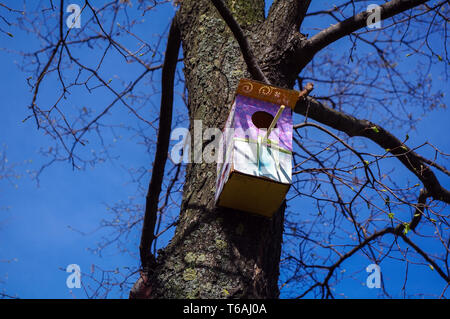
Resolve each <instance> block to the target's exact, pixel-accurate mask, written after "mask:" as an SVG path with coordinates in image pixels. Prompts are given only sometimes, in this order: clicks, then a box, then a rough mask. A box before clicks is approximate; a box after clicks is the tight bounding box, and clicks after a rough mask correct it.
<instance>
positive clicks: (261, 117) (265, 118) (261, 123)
mask: <svg viewBox="0 0 450 319" xmlns="http://www.w3.org/2000/svg"><path fill="white" fill-rule="evenodd" d="M273 119H274V117H273V115H272V114H270V113H267V112H264V111H258V112H255V113H253V115H252V122H253V125H255V126H256V127H257V128H259V129H261V130H267V129H268V128H269V126H270V124H271V123H272V121H273ZM275 127H276V125H275Z"/></svg>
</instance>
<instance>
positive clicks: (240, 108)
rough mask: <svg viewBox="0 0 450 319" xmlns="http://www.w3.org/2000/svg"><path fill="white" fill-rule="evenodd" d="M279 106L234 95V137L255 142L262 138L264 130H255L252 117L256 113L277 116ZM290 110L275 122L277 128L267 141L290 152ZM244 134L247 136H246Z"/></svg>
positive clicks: (285, 110) (287, 108) (284, 112)
mask: <svg viewBox="0 0 450 319" xmlns="http://www.w3.org/2000/svg"><path fill="white" fill-rule="evenodd" d="M279 108H280V105H277V104H273V103H270V102H265V101H261V100H257V99H254V98H251V97H247V96H242V95H236V109H235V116H234V125H233V124H232V125H231V126H234V128H235V133H234V136H235V137H240V138H250V139H253V140H256V139H257V138H258V135H259V136H264V135H265V134H266V130H262V129H259V128H257V127H256V126H255V125H254V124H253V122H252V115H253V114H254V113H255V112H257V111H264V112H267V113H269V114H271V115H272V116H275V115H276V114H277V111H278V109H279ZM292 125H293V123H292V110H291V108H290V107H286V108H285V109H284V111H283V113H282V115H281V117H280V119H279V120H278V122H277V128H278V129H274V130H273V131H272V132H271V133H270V136H269V139H271V140H274V141H277V140H278V143H279V144H280V146H281V147H282V148H284V149H287V150H290V151H292V130H293V128H292ZM245 133H247V134H248V135H247V136H246V135H245Z"/></svg>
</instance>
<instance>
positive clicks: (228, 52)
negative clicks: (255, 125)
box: [29, 0, 450, 298]
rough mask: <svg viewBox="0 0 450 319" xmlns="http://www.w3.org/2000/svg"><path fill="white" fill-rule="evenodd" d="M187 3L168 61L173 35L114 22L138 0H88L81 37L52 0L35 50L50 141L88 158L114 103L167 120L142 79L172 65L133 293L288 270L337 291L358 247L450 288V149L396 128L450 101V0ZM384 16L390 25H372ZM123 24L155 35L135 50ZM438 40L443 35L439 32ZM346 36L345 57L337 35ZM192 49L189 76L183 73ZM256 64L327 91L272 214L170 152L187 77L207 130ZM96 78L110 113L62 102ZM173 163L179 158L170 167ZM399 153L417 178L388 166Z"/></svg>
mask: <svg viewBox="0 0 450 319" xmlns="http://www.w3.org/2000/svg"><path fill="white" fill-rule="evenodd" d="M162 2H166V1H139V2H138V3H139V4H138V7H137V9H138V10H141V12H143V13H144V14H145V13H146V12H147V11H151V10H152V9H153V8H155V7H156V6H157V5H160V4H161V3H162ZM178 2H179V9H178V10H177V12H176V14H175V16H174V18H173V20H172V22H171V26H170V30H169V34H168V39H167V47H166V49H165V54H164V61H163V62H162V63H160V62H159V61H155V60H157V59H158V58H161V59H162V56H163V55H162V54H161V52H160V51H159V47H158V46H157V47H156V48H152V47H151V46H149V45H146V44H145V40H141V39H140V38H139V37H138V36H137V35H135V34H133V32H132V27H133V26H134V25H135V24H136V23H137V19H135V20H131V21H130V20H128V24H127V25H126V26H123V25H122V24H117V23H116V18H117V16H118V15H119V14H121V10H122V11H123V12H125V13H124V14H127V10H128V9H127V8H128V6H129V5H130V4H131V1H112V2H108V3H107V4H105V5H103V6H102V7H100V8H95V7H94V6H93V5H92V4H91V1H87V0H86V1H84V2H83V3H84V4H83V7H82V9H81V12H82V13H83V12H85V13H87V12H89V14H90V18H88V19H86V20H87V22H83V27H82V29H81V31H80V32H78V33H77V34H76V35H74V33H73V31H72V30H73V29H67V28H66V27H65V25H64V18H63V17H64V9H65V6H64V1H60V5H59V12H57V11H56V10H55V9H54V5H53V3H52V1H50V3H51V9H52V10H50V11H51V12H53V14H56V13H57V14H58V15H59V22H58V24H57V25H54V26H53V28H49V30H53V31H49V32H48V33H45V34H44V33H40V34H41V35H42V38H43V39H45V42H46V44H45V46H43V47H42V49H41V51H36V52H34V54H33V55H29V57H32V58H36V57H39V54H40V53H45V56H46V60H45V62H42V63H41V62H40V59H39V58H38V59H37V60H35V61H34V65H36V66H37V68H36V70H35V72H36V75H37V76H36V77H35V80H32V81H33V82H30V85H31V87H32V90H33V98H32V103H31V105H30V110H31V114H30V119H33V120H35V121H36V125H37V127H38V128H41V129H43V130H44V131H45V132H46V133H47V134H49V135H50V136H52V137H53V138H54V139H55V141H57V144H58V145H59V146H60V148H59V149H58V150H56V148H55V150H54V151H53V152H54V153H51V154H49V155H51V156H53V159H54V160H60V161H62V160H69V161H70V162H71V163H72V165H73V166H74V167H81V165H80V163H81V164H83V163H88V162H89V161H84V160H83V158H82V156H81V155H79V154H80V153H82V152H79V153H77V147H79V146H80V144H81V145H84V144H86V141H87V138H86V136H88V135H89V134H91V133H93V132H97V133H98V134H99V135H100V133H101V132H102V130H103V129H104V128H105V127H108V125H105V124H102V123H101V120H102V119H103V117H104V116H105V114H108V112H109V111H110V109H111V108H112V106H114V105H115V104H116V103H118V102H120V103H122V104H123V105H124V106H125V107H126V108H127V109H128V110H129V111H130V113H131V114H133V115H134V116H136V118H137V119H138V120H139V121H140V123H144V124H146V125H148V127H153V123H154V121H151V120H148V119H146V116H142V114H143V113H144V114H145V113H146V111H145V110H144V111H142V109H141V105H142V101H143V100H144V101H145V98H144V97H143V96H140V95H139V94H138V93H135V88H136V85H137V84H138V83H139V82H140V81H141V80H142V79H144V78H145V76H147V75H148V74H151V73H153V72H159V70H160V71H161V87H160V88H161V98H160V110H159V113H158V114H159V116H158V118H157V120H158V123H159V124H158V129H157V141H156V149H155V151H154V162H153V166H152V174H151V179H150V183H149V186H148V189H147V190H146V192H147V195H146V202H145V210H144V212H143V218H142V219H141V220H139V221H140V222H142V234H141V237H140V247H139V255H140V261H141V268H140V278H139V279H138V281H137V282H136V284H135V285H134V287H133V289H132V291H131V293H130V297H132V298H180V297H181V298H185V297H190V298H277V297H278V296H279V289H280V284H279V281H283V283H282V284H281V286H285V285H290V286H291V287H294V288H291V289H293V290H292V293H291V296H297V297H303V296H319V297H334V296H335V295H334V292H333V289H332V288H333V286H334V285H335V284H336V283H337V282H338V281H339V276H340V275H339V274H338V270H339V269H342V264H343V263H344V262H346V261H347V260H348V259H350V258H351V257H354V256H355V255H356V254H357V253H362V254H363V255H365V256H366V257H367V258H368V259H369V260H370V261H371V262H373V263H376V264H378V263H380V262H381V261H382V260H383V259H385V258H386V257H388V258H393V259H401V260H402V261H403V262H404V263H405V264H406V265H409V264H414V263H416V262H419V263H423V264H424V265H425V266H426V267H429V268H431V269H432V270H434V271H436V273H437V274H438V275H439V276H440V277H441V278H442V280H443V283H444V288H443V291H442V295H445V292H446V289H447V285H448V283H449V282H450V280H449V267H448V260H447V255H448V253H447V252H448V249H449V247H448V243H449V241H450V237H449V234H448V214H446V213H445V210H444V207H445V205H446V204H448V203H449V202H450V193H449V191H448V190H447V189H446V188H445V187H444V186H442V184H443V182H442V181H441V180H440V178H445V177H446V176H448V175H450V173H449V171H448V170H447V169H446V168H445V167H444V166H443V165H442V164H440V162H441V161H445V160H447V158H448V155H447V154H445V153H443V152H441V151H440V150H439V149H438V148H437V147H434V146H432V145H431V144H429V143H425V144H423V145H420V146H409V145H407V140H408V136H407V137H406V138H404V139H402V138H399V137H397V136H395V135H394V133H392V132H391V131H390V130H394V129H396V128H398V126H400V125H401V126H403V127H408V131H409V130H410V129H411V128H412V127H414V125H415V124H416V123H417V121H418V119H419V117H420V114H421V113H426V112H429V111H431V110H433V109H434V108H436V107H441V106H445V105H444V98H445V97H444V94H443V93H442V92H441V91H439V90H436V89H434V88H433V87H432V84H431V80H432V79H430V78H429V77H428V76H427V75H428V74H429V73H430V70H431V69H432V68H433V66H434V65H435V64H437V63H441V65H444V66H445V68H444V70H443V74H444V75H445V79H447V77H446V75H447V66H448V63H449V59H448V55H447V51H446V43H447V42H446V40H447V29H446V28H447V24H446V23H447V22H448V10H449V8H448V5H447V3H446V1H435V2H433V1H425V0H392V1H389V2H386V3H383V4H382V5H381V6H379V7H376V8H375V9H373V10H374V11H371V10H366V8H367V5H368V4H369V3H368V2H366V1H345V0H344V1H340V3H339V4H336V5H335V6H334V7H333V8H331V9H327V8H321V9H319V10H316V9H311V8H312V4H311V1H307V0H305V1H302V0H276V1H273V3H272V4H271V6H270V10H269V12H268V15H267V17H266V16H265V3H264V1H262V0H251V1H248V0H236V1H225V2H223V1H221V0H212V1H209V0H199V1H187V0H184V1H178ZM107 12H109V13H113V15H112V16H113V18H111V15H110V16H109V18H108V16H107V15H106V13H107ZM358 12H360V13H358ZM377 14H379V16H380V17H381V19H382V20H383V23H385V24H386V25H384V24H383V27H382V28H381V29H371V28H368V23H369V22H371V21H372V20H373V19H374V17H376V16H377ZM317 17H319V18H320V19H318V18H317ZM83 19H85V18H83ZM308 19H314V20H313V21H314V22H315V23H317V24H320V23H322V21H323V22H324V23H326V22H330V21H333V22H334V24H333V25H331V26H329V27H322V28H321V30H320V31H319V32H317V33H316V34H314V35H312V36H310V35H305V34H302V33H301V32H300V31H301V30H303V28H304V26H305V24H306V23H307V21H308ZM330 19H331V20H330ZM33 21H35V22H33ZM38 22H39V23H42V20H39V19H38V18H36V20H31V22H30V25H33V23H38ZM107 24H108V26H107ZM423 30H426V33H425V34H424V32H423ZM39 32H41V31H39ZM45 32H47V31H45ZM120 33H125V34H127V35H129V36H131V37H134V38H136V39H138V40H139V42H141V43H142V45H141V47H140V48H139V49H138V50H137V51H136V50H135V51H133V49H128V48H127V47H126V46H125V45H124V44H122V43H121V42H120V40H118V39H117V38H118V36H119V34H120ZM436 38H437V39H440V40H439V41H440V44H441V46H439V45H437V47H436V46H435V44H436V43H439V42H437V40H436ZM82 45H87V46H98V48H103V51H101V52H102V55H101V57H100V60H99V61H100V62H99V63H98V65H97V66H89V65H87V64H86V63H84V62H82V59H81V58H80V57H78V56H77V55H76V48H78V47H80V46H82ZM158 45H159V43H158ZM338 45H341V47H338V49H339V50H340V52H339V53H340V54H339V55H338V56H337V55H336V51H333V49H334V50H335V49H336V46H338ZM143 48H145V49H143ZM180 48H182V53H183V54H182V63H183V75H180V74H178V73H177V64H178V63H179V62H180V59H179V51H180ZM144 50H145V51H144ZM110 51H113V52H115V53H118V54H119V55H121V56H123V59H124V60H125V61H130V60H133V61H135V62H137V63H138V64H139V65H140V66H141V67H143V69H144V70H143V71H142V72H141V74H140V75H139V76H138V77H137V78H136V79H135V80H134V81H131V82H127V83H128V84H126V85H124V89H123V90H122V91H118V90H117V88H114V87H113V85H112V84H111V80H107V79H106V78H105V75H102V72H101V71H102V70H101V66H102V63H103V62H104V59H106V58H107V54H108V53H109V52H110ZM97 52H99V51H97ZM148 52H152V55H151V57H150V56H149V54H148ZM405 52H407V53H406V54H409V56H407V57H408V58H410V60H412V59H414V60H413V61H414V63H415V64H416V65H417V68H416V69H414V70H412V71H414V72H415V75H414V77H411V75H410V74H408V71H409V70H406V69H405V68H404V67H399V66H398V63H399V62H397V61H399V60H400V58H399V57H400V56H405ZM442 52H444V53H442ZM146 54H147V56H146ZM411 56H412V57H411ZM155 57H156V59H155ZM36 61H38V62H36ZM155 62H156V63H155ZM158 62H159V63H158ZM396 63H397V64H396ZM65 65H67V66H69V67H72V68H75V69H76V71H75V70H73V69H72V70H70V69H67V67H64V66H65ZM64 72H65V73H64ZM105 73H106V72H105ZM50 74H53V76H55V77H56V78H57V79H58V81H59V83H60V93H59V95H58V98H57V100H56V102H55V103H53V104H52V106H51V107H49V108H47V109H44V108H43V107H42V106H41V104H40V103H39V91H40V89H41V87H43V86H44V79H45V78H46V77H48V76H49V75H50ZM244 77H247V78H253V79H255V80H259V81H263V82H266V83H270V84H273V85H277V86H280V87H285V88H297V89H298V90H304V89H305V88H307V86H306V85H305V84H306V83H307V82H313V83H314V84H316V88H315V90H314V91H313V92H314V94H316V96H315V97H313V96H311V97H306V98H304V99H300V100H299V101H298V103H297V105H296V108H295V112H296V113H298V114H300V115H301V116H302V119H303V120H302V122H301V123H299V124H296V125H295V126H294V128H295V131H296V136H295V139H294V141H295V143H296V145H297V149H296V152H295V159H294V170H295V171H294V175H295V176H296V178H297V179H296V180H295V181H294V183H293V187H292V190H291V193H290V195H289V196H288V200H287V202H286V203H285V204H283V205H282V207H280V209H279V211H278V212H277V213H276V214H275V215H274V217H273V218H272V219H266V218H262V217H258V216H254V215H251V214H246V213H242V212H240V211H234V210H230V209H224V208H217V207H215V204H214V192H215V188H214V186H215V180H216V165H215V164H207V163H195V162H194V163H188V164H187V165H186V166H185V167H184V166H181V165H172V164H170V163H169V162H168V161H167V156H168V152H169V147H170V133H171V129H172V128H173V126H174V125H173V123H172V119H173V117H174V114H173V99H174V88H175V86H176V84H180V83H182V84H183V85H184V88H185V89H183V92H182V93H181V94H182V98H183V99H185V101H186V106H187V114H188V117H189V124H190V125H189V127H190V133H191V136H194V134H195V132H194V121H195V120H202V121H203V122H202V125H203V127H217V128H220V129H222V128H223V123H224V122H225V120H226V118H227V115H228V110H229V108H230V106H231V103H232V102H233V98H234V92H235V88H236V86H237V83H238V81H239V79H241V78H244ZM83 86H84V87H85V88H86V89H87V90H88V91H90V92H91V91H93V90H96V89H97V88H98V87H100V88H102V89H106V90H107V91H109V92H110V93H111V94H112V96H113V97H114V99H113V101H112V102H111V104H109V105H108V106H107V107H106V108H104V109H103V111H101V112H97V115H93V114H92V112H91V110H88V109H86V108H80V109H79V110H78V112H79V113H78V115H77V116H75V115H74V114H71V116H70V119H69V116H68V115H67V114H66V112H65V111H64V110H63V109H62V108H60V107H59V105H60V104H59V103H60V101H62V100H63V99H65V98H66V97H67V96H68V95H69V93H70V92H71V91H73V90H76V89H78V88H79V87H83ZM310 89H311V88H310V87H309V89H308V90H307V91H310ZM362 102H363V103H362ZM358 105H363V106H364V107H362V108H358V107H357V106H358ZM409 105H414V106H415V111H414V112H412V111H409V110H408V106H409ZM380 107H381V108H382V109H383V111H380V109H379V108H380ZM366 117H367V118H368V119H369V120H366V119H365V118H366ZM376 120H378V121H376ZM109 126H110V127H113V126H112V125H109ZM135 130H136V131H138V132H139V133H140V134H142V135H143V136H146V135H147V134H148V132H144V130H142V129H138V128H135ZM317 132H320V133H317ZM322 133H323V135H321V134H322ZM317 134H319V135H317ZM194 140H196V141H197V143H198V139H194ZM212 141H213V139H212V138H211V140H208V141H200V143H203V144H204V145H205V144H207V143H211V142H212ZM365 141H370V142H373V143H374V144H373V145H368V144H365ZM194 143H195V142H194ZM374 145H376V147H375V146H374ZM193 147H195V145H194V146H193ZM428 147H432V148H433V149H434V150H435V156H434V158H433V159H428V158H426V157H424V156H422V155H420V154H419V151H420V150H421V149H426V148H428ZM97 160H98V159H97ZM94 161H95V160H94ZM168 163H169V165H172V167H171V168H168V167H166V166H167V165H166V164H168ZM393 166H395V167H398V170H400V172H402V174H403V175H402V176H405V175H407V176H408V178H407V179H394V178H390V176H389V175H391V174H392V172H391V171H390V169H391V168H392V167H393ZM182 169H184V170H185V171H184V183H183V192H182V198H181V199H180V202H179V207H180V209H179V215H178V217H177V219H176V220H175V221H171V222H170V223H168V224H167V226H176V229H175V233H174V236H173V238H172V239H171V241H170V243H169V244H168V245H167V246H166V247H164V248H163V249H160V250H158V251H157V252H156V251H155V247H156V245H155V240H156V239H157V238H158V234H159V233H160V231H159V226H158V225H160V222H161V218H162V216H163V214H164V209H165V208H166V206H167V203H168V198H169V197H170V194H171V191H172V190H173V186H174V185H175V184H176V183H179V179H180V178H181V176H182V174H180V170H182ZM168 172H170V174H171V175H172V176H171V178H168V177H167V176H168ZM174 172H175V173H174ZM439 174H440V175H439ZM417 183H419V185H418V186H412V185H416V184H417ZM420 185H421V186H422V189H421V190H420V191H419V190H418V188H419V186H420ZM163 189H164V190H165V192H166V194H165V195H164V194H163V195H162V194H161V192H162V190H163ZM299 197H301V198H302V200H303V201H306V200H308V201H310V202H309V204H302V205H304V206H303V207H310V206H315V210H316V212H315V214H314V215H310V214H309V215H308V218H305V216H302V217H299V214H300V215H301V214H302V212H301V211H302V206H300V205H298V204H297V205H292V203H293V202H295V200H297V199H298V198H299ZM290 207H291V208H290ZM292 208H294V209H295V210H293V209H292ZM305 210H306V209H305ZM303 214H305V213H304V212H303ZM325 224H329V225H332V227H331V229H326V227H325V228H324V225H325ZM411 233H414V234H415V235H414V240H413V239H412V235H411ZM416 237H417V238H416ZM424 237H426V239H425V238H424ZM430 238H433V243H434V244H433V245H440V251H439V253H438V254H437V255H435V254H434V253H428V252H426V251H425V250H424V249H422V248H421V245H420V244H418V243H417V242H416V240H419V241H420V242H421V243H426V242H428V241H429V240H430ZM283 242H284V245H282V244H283ZM152 247H153V250H152ZM433 247H434V246H433ZM293 248H294V250H293ZM280 267H282V269H283V278H281V280H280V278H279V274H280ZM407 273H408V272H407V271H406V272H405V283H406V278H407ZM384 288H385V287H384ZM384 293H385V294H386V295H388V292H387V291H386V290H384Z"/></svg>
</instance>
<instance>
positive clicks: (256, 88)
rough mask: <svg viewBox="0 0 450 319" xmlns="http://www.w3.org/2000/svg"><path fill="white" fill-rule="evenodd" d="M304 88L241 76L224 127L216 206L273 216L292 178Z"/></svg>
mask: <svg viewBox="0 0 450 319" xmlns="http://www.w3.org/2000/svg"><path fill="white" fill-rule="evenodd" d="M298 98H299V92H297V91H293V90H286V89H282V88H278V87H274V86H269V85H266V84H264V83H260V82H256V81H252V80H247V79H242V80H241V81H240V82H239V86H238V88H237V92H236V97H235V100H234V103H233V106H232V108H231V111H230V114H229V116H228V119H227V121H226V123H225V127H224V129H223V137H222V143H221V151H220V152H219V153H220V154H219V158H220V159H221V160H220V161H219V163H218V165H217V181H216V198H215V200H216V205H217V206H221V207H228V208H233V209H238V210H242V211H247V212H251V213H256V214H260V215H264V216H267V217H271V216H272V215H273V214H274V213H275V212H276V211H277V210H278V208H279V207H280V205H281V204H282V202H283V200H284V199H285V197H286V193H287V192H288V190H289V187H290V185H291V182H292V131H293V123H292V109H293V108H294V107H295V104H296V102H297V100H298Z"/></svg>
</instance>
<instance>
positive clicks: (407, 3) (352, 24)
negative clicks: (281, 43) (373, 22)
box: [303, 0, 428, 65]
mask: <svg viewBox="0 0 450 319" xmlns="http://www.w3.org/2000/svg"><path fill="white" fill-rule="evenodd" d="M427 1H428V0H392V1H389V2H387V3H385V4H383V5H381V6H380V7H381V9H380V10H381V11H380V14H381V19H382V20H385V19H388V18H391V17H393V16H395V15H397V14H399V13H401V12H404V11H406V10H409V9H412V8H414V7H416V6H418V5H420V4H423V3H425V2H427ZM369 15H370V12H367V11H364V12H361V13H359V14H357V15H355V16H353V17H351V18H348V19H346V20H344V21H341V22H339V23H336V24H334V25H332V26H330V27H329V28H326V29H325V30H322V31H320V32H319V33H317V34H316V35H314V36H313V37H311V38H310V39H308V40H307V41H306V43H305V44H304V48H303V50H304V52H305V53H306V54H307V55H308V57H309V59H307V60H308V61H307V62H306V64H307V63H308V62H309V61H310V60H311V59H312V57H314V55H315V54H316V53H317V52H319V51H320V50H322V49H323V48H325V47H326V46H328V45H330V44H331V43H333V42H335V41H337V40H339V39H341V38H343V37H345V36H347V35H349V34H351V33H353V32H355V31H356V30H359V29H361V28H363V27H365V26H366V25H367V19H368V17H369ZM306 64H305V65H306Z"/></svg>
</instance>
